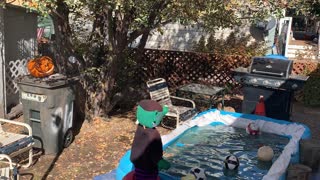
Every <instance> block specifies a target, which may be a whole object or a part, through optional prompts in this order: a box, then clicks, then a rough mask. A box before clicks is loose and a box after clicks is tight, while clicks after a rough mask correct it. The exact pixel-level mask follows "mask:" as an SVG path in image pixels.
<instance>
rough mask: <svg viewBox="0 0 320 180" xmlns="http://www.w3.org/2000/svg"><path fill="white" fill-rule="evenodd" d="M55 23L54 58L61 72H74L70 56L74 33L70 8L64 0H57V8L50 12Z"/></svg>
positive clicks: (67, 73)
mask: <svg viewBox="0 0 320 180" xmlns="http://www.w3.org/2000/svg"><path fill="white" fill-rule="evenodd" d="M50 15H51V18H52V20H53V24H54V31H55V40H54V55H55V57H54V60H55V63H56V65H57V68H58V71H59V73H61V74H65V75H70V74H72V73H74V71H73V69H74V68H72V67H71V66H72V65H71V64H70V63H69V62H68V57H69V56H71V55H73V52H74V50H73V45H72V40H71V39H72V33H71V28H70V25H69V9H68V7H67V5H66V4H65V3H64V1H63V0H58V1H57V8H56V9H54V10H53V11H52V13H51V14H50Z"/></svg>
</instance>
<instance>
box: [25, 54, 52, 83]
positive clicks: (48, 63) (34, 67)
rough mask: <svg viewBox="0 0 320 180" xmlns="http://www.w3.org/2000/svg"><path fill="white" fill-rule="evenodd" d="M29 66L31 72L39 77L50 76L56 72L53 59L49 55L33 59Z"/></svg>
mask: <svg viewBox="0 0 320 180" xmlns="http://www.w3.org/2000/svg"><path fill="white" fill-rule="evenodd" d="M27 68H28V71H29V73H30V74H31V75H32V76H34V77H37V78H42V77H46V76H50V75H51V74H53V72H54V64H53V61H52V59H51V58H50V57H48V56H42V57H40V58H35V59H31V60H30V61H29V62H28V64H27Z"/></svg>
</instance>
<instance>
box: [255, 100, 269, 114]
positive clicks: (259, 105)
mask: <svg viewBox="0 0 320 180" xmlns="http://www.w3.org/2000/svg"><path fill="white" fill-rule="evenodd" d="M254 114H256V115H260V116H266V106H265V105H264V99H263V96H260V97H259V102H258V103H257V105H256V109H255V111H254Z"/></svg>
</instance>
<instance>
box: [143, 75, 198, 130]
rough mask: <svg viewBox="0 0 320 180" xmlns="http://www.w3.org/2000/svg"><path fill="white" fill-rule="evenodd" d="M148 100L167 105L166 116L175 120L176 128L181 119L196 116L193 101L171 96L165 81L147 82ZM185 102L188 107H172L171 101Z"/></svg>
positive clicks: (158, 79)
mask: <svg viewBox="0 0 320 180" xmlns="http://www.w3.org/2000/svg"><path fill="white" fill-rule="evenodd" d="M147 87H148V90H149V93H150V98H151V99H152V100H155V101H157V102H159V103H160V104H161V105H167V106H168V107H169V112H168V113H167V114H166V116H169V117H174V118H176V128H177V127H178V126H179V124H180V120H181V119H184V120H186V119H188V118H190V117H191V116H193V115H195V114H196V110H195V103H194V101H192V100H190V99H186V98H181V97H176V96H171V95H170V92H169V89H168V85H167V82H166V80H165V79H163V78H157V79H154V80H150V81H148V82H147ZM173 99H174V100H175V101H182V102H187V104H188V105H189V106H177V105H173V104H172V101H171V100H173Z"/></svg>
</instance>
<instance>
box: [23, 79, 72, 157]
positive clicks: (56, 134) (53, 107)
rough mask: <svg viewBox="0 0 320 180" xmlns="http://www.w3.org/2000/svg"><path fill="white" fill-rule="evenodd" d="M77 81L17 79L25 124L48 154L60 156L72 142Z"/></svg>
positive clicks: (37, 143)
mask: <svg viewBox="0 0 320 180" xmlns="http://www.w3.org/2000/svg"><path fill="white" fill-rule="evenodd" d="M76 81H77V78H67V77H65V76H63V75H60V74H54V75H51V76H50V77H47V78H34V77H32V76H23V77H20V78H18V79H17V83H18V86H19V90H20V100H21V103H22V105H23V114H24V120H25V122H26V123H28V124H29V125H30V126H31V128H32V131H33V136H34V138H35V141H36V142H35V146H36V147H38V148H42V149H43V150H44V151H45V154H57V153H58V152H60V151H61V150H62V149H63V148H64V147H68V146H69V145H70V144H71V143H72V141H73V138H74V132H73V125H74V118H73V117H74V115H73V114H74V100H75V95H74V94H75V93H74V86H73V85H74V84H75V82H76Z"/></svg>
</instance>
